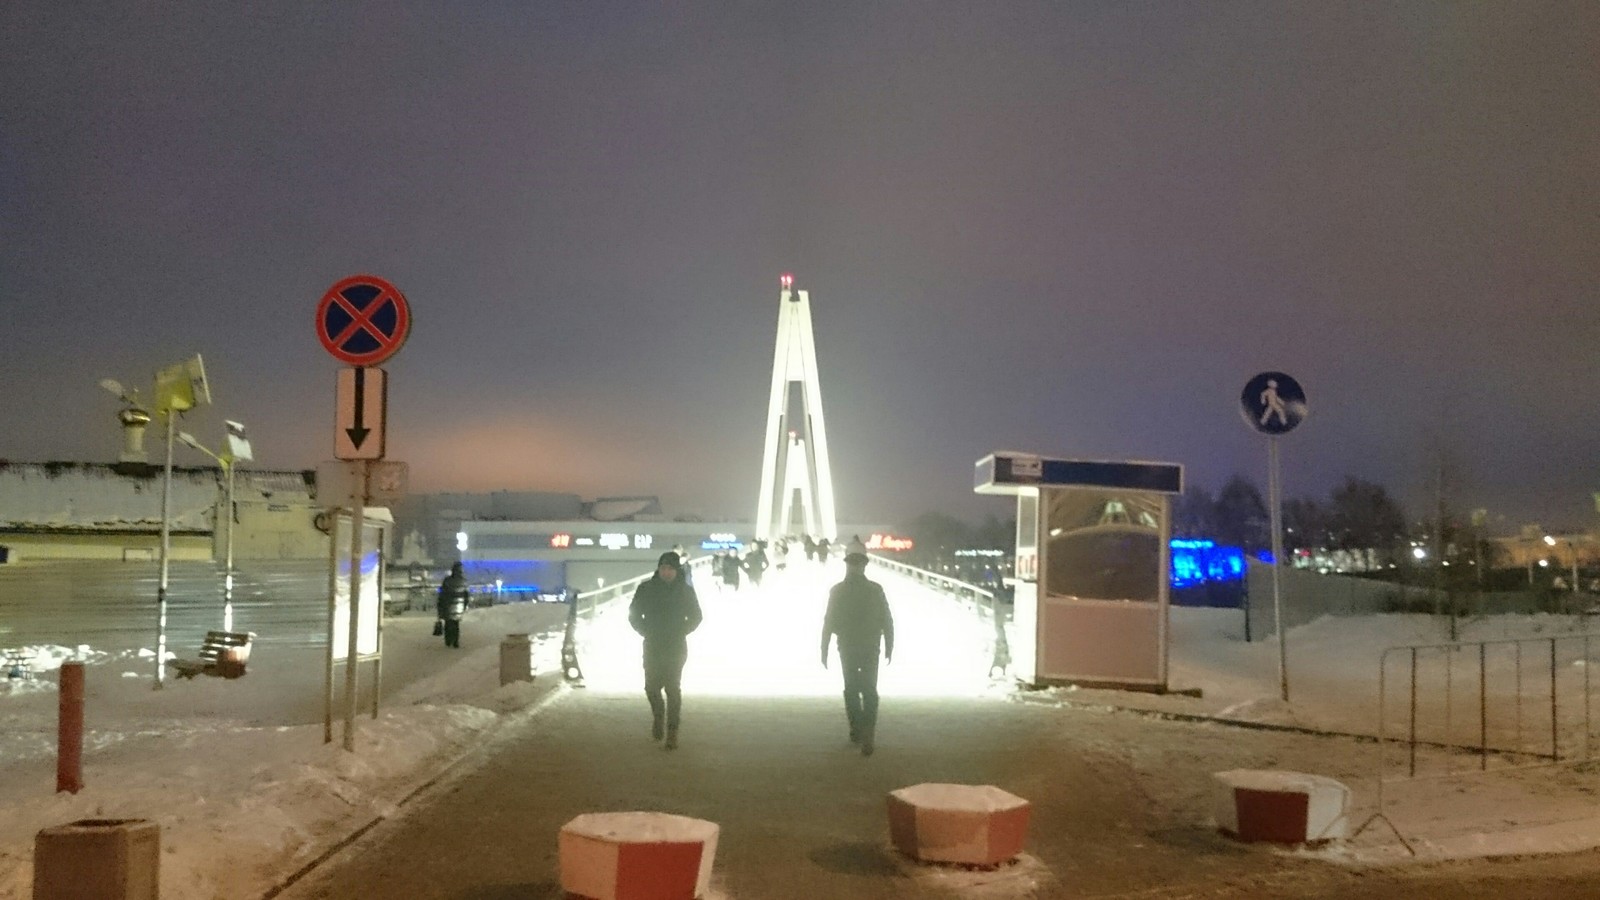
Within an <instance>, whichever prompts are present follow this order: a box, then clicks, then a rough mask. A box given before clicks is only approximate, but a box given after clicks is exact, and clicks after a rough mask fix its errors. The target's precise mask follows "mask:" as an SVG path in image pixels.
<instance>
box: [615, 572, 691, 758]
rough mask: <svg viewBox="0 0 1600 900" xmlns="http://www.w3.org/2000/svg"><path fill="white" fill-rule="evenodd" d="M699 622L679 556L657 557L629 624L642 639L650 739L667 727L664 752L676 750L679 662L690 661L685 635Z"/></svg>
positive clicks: (680, 695)
mask: <svg viewBox="0 0 1600 900" xmlns="http://www.w3.org/2000/svg"><path fill="white" fill-rule="evenodd" d="M700 619H701V612H700V599H699V598H698V597H696V596H695V593H694V588H693V587H691V586H690V585H689V583H688V581H687V579H685V578H684V577H683V565H682V562H681V561H680V559H679V558H678V554H676V553H670V552H669V553H663V554H661V558H660V559H659V560H658V561H657V562H656V574H655V575H654V576H653V577H652V578H651V579H650V580H649V581H646V582H645V583H644V584H641V585H639V589H638V590H637V591H634V593H633V602H632V603H631V604H629V605H628V624H630V625H632V626H633V630H634V631H637V632H639V634H641V635H643V636H644V695H645V697H646V698H647V699H648V700H649V701H650V713H651V716H652V717H653V723H652V724H651V726H650V736H651V737H652V738H654V739H656V740H658V741H659V740H661V737H662V730H663V729H662V726H663V725H665V732H666V738H667V742H666V745H665V746H666V748H667V749H668V750H674V749H677V746H678V718H679V713H680V711H681V710H682V708H683V687H682V685H683V664H684V663H685V662H686V661H687V660H688V659H689V640H688V638H689V633H690V632H691V631H694V630H695V629H696V628H699V627H700ZM663 693H664V694H665V695H666V702H665V703H662V694H663ZM663 717H664V718H665V722H663Z"/></svg>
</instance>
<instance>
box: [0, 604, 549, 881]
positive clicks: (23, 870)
mask: <svg viewBox="0 0 1600 900" xmlns="http://www.w3.org/2000/svg"><path fill="white" fill-rule="evenodd" d="M564 611H565V610H564V608H560V607H551V606H541V605H535V604H518V605H515V606H507V607H496V608H492V609H487V610H474V611H473V612H472V613H470V614H469V615H468V617H467V620H466V622H465V623H464V627H463V635H464V638H463V643H464V644H465V645H466V647H467V649H464V650H459V651H458V650H447V649H446V648H445V647H443V646H442V642H441V641H440V640H439V639H438V638H435V637H433V636H432V635H431V628H432V624H433V620H432V618H431V617H427V618H424V617H415V618H401V619H396V620H390V621H389V622H386V623H385V626H384V629H385V630H384V636H385V653H384V672H385V681H386V682H388V683H389V684H390V685H391V687H390V688H389V690H391V691H392V692H393V693H392V695H391V696H388V697H386V698H384V700H383V711H382V714H381V715H380V716H379V717H378V718H377V719H373V718H371V716H370V698H368V697H366V696H364V697H363V704H362V707H361V715H360V716H359V717H358V718H357V719H356V733H355V743H356V752H355V753H347V752H345V751H344V750H343V749H342V746H341V743H340V741H341V738H342V725H343V719H342V709H343V707H342V700H343V693H342V689H341V690H340V691H339V692H338V696H337V700H338V702H337V703H336V710H335V723H334V742H333V743H331V744H330V743H324V742H323V726H322V702H323V699H322V698H323V683H322V676H323V657H322V653H321V651H320V650H317V649H285V648H280V647H272V648H270V649H269V652H265V653H261V652H258V653H257V654H255V656H254V658H253V659H252V660H251V665H250V671H249V674H247V675H246V676H245V677H243V678H240V679H236V680H229V679H221V678H208V677H200V678H196V679H194V680H192V681H188V680H171V679H169V680H168V681H167V683H166V685H165V686H164V687H163V689H161V690H159V691H158V690H152V685H153V673H154V660H153V657H154V654H153V653H150V652H149V651H148V650H143V651H129V652H126V653H118V654H106V653H99V652H96V651H94V650H93V649H92V648H88V647H77V648H63V647H35V648H30V649H32V650H34V651H35V659H36V660H37V662H36V664H35V665H36V669H35V671H37V672H39V673H41V674H39V675H37V676H36V677H34V678H33V679H31V680H21V679H16V680H7V679H0V900H23V898H26V897H28V896H29V895H30V885H31V883H32V876H33V873H32V865H33V863H32V853H33V839H34V835H35V834H36V833H37V832H38V831H39V830H40V829H42V828H46V827H49V826H52V825H60V824H65V823H67V822H72V821H75V820H78V819H84V818H143V819H151V820H154V821H156V822H157V823H159V824H160V826H161V843H162V860H161V868H162V874H161V881H162V896H163V897H165V898H169V900H185V898H212V897H248V896H259V895H260V894H262V893H264V892H265V891H266V890H268V889H269V888H270V887H271V886H272V885H274V884H276V883H277V882H278V881H280V880H281V879H282V878H284V877H285V876H286V875H287V874H288V873H290V872H293V871H295V870H296V869H298V868H300V867H301V866H303V865H304V864H305V863H306V862H308V861H309V860H311V859H314V858H316V857H317V856H318V855H320V854H321V853H322V852H323V851H324V850H326V848H328V847H329V846H331V845H333V844H335V843H337V842H338V841H339V840H340V839H342V838H344V837H345V836H346V835H348V834H349V833H351V832H352V831H354V830H355V829H357V828H360V827H361V826H363V825H365V824H366V823H368V822H370V821H372V820H373V819H374V818H377V817H381V816H386V815H389V814H392V813H393V812H394V811H395V809H396V808H397V803H398V802H399V801H400V800H402V799H403V798H404V797H406V796H408V795H409V794H411V793H412V792H413V791H414V790H415V789H416V788H417V787H418V786H420V785H421V784H422V783H424V782H426V781H427V780H428V779H430V778H432V777H433V775H434V774H435V773H437V772H438V771H439V770H440V769H441V768H442V767H443V766H445V765H447V764H448V763H449V762H450V761H452V760H454V759H456V758H459V757H460V756H461V755H462V754H463V753H465V752H467V751H468V750H469V749H470V748H472V747H474V746H476V745H478V744H480V743H481V742H482V740H483V739H484V738H485V737H487V736H488V735H489V734H490V733H491V732H492V731H493V729H494V728H495V726H496V725H497V723H499V722H501V721H502V714H507V713H515V712H516V711H518V710H523V709H526V708H527V707H528V706H529V705H530V704H532V703H533V702H535V700H537V699H538V697H539V696H540V695H542V694H548V693H549V692H550V691H552V690H554V689H555V687H556V684H557V681H558V679H559V675H558V674H553V673H555V672H557V671H558V669H556V664H555V663H554V662H550V661H549V659H550V657H551V655H552V653H553V654H554V655H555V656H556V657H557V658H558V657H559V649H560V632H559V631H557V632H555V634H554V635H553V636H551V635H548V634H539V633H540V632H546V631H548V630H549V629H550V628H552V627H557V628H558V627H559V625H560V622H561V619H562V615H563V614H564ZM510 632H533V633H535V642H536V648H537V649H536V651H535V658H536V660H544V662H536V671H537V672H539V675H538V680H537V681H536V682H535V683H531V684H530V683H528V682H518V683H514V684H510V685H506V686H505V687H500V686H499V673H498V643H499V636H500V635H501V634H504V633H510ZM552 645H553V647H554V650H553V651H551V650H548V649H544V648H548V647H549V646H552ZM68 659H78V660H82V661H85V662H87V663H88V667H87V670H86V673H85V674H86V696H85V740H84V771H83V779H84V789H83V790H82V791H81V792H79V793H78V794H76V795H72V794H57V793H54V789H55V763H56V759H55V757H56V706H57V687H56V680H55V678H54V674H53V673H54V670H57V669H59V667H60V664H61V662H63V661H65V660H68ZM362 676H363V677H365V678H370V677H371V676H370V667H363V671H362ZM397 682H399V683H403V684H404V687H402V688H400V689H399V690H395V689H394V688H393V687H392V686H393V685H394V684H395V683H397Z"/></svg>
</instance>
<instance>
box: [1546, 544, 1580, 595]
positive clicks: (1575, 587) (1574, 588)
mask: <svg viewBox="0 0 1600 900" xmlns="http://www.w3.org/2000/svg"><path fill="white" fill-rule="evenodd" d="M1544 542H1545V544H1546V545H1548V546H1551V547H1554V546H1555V545H1556V539H1555V538H1554V537H1553V536H1551V535H1548V534H1547V535H1545V536H1544ZM1566 544H1567V551H1568V552H1569V553H1571V554H1572V593H1573V594H1577V593H1578V545H1577V544H1574V543H1573V542H1572V541H1571V540H1570V539H1569V540H1567V541H1566Z"/></svg>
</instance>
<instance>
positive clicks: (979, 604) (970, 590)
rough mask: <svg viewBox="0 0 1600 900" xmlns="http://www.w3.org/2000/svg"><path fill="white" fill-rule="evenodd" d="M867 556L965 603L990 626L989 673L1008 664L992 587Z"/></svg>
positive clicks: (1003, 670) (1002, 618)
mask: <svg viewBox="0 0 1600 900" xmlns="http://www.w3.org/2000/svg"><path fill="white" fill-rule="evenodd" d="M871 556H872V561H873V564H874V565H876V566H878V567H880V568H883V569H887V570H889V571H891V572H893V573H895V574H896V575H899V576H900V577H902V578H906V579H909V580H911V581H914V582H916V583H917V584H919V585H922V586H923V587H925V588H928V589H929V590H933V591H937V592H939V593H941V594H944V595H946V596H948V597H950V598H952V599H954V600H956V601H958V602H960V603H962V604H964V605H966V606H967V607H968V608H970V609H971V610H972V611H973V612H974V613H976V614H977V616H978V618H979V619H980V620H981V619H987V620H988V621H989V622H990V623H991V625H992V626H993V628H994V656H993V658H992V659H991V660H990V663H989V676H990V677H991V678H992V677H998V676H1001V675H1004V674H1005V673H1006V670H1007V669H1009V668H1010V667H1011V644H1010V642H1009V641H1007V640H1006V610H1005V607H1004V605H1003V604H1002V603H1001V602H1000V598H999V596H997V595H996V594H995V592H994V591H990V590H987V589H985V588H981V587H978V586H977V585H975V584H971V583H969V582H966V581H962V580H961V579H959V578H951V577H950V576H948V575H941V574H939V573H938V572H932V571H929V570H928V569H922V568H918V567H916V566H913V565H909V564H907V563H903V562H900V561H899V560H896V559H890V558H888V557H886V556H882V555H879V554H872V555H871Z"/></svg>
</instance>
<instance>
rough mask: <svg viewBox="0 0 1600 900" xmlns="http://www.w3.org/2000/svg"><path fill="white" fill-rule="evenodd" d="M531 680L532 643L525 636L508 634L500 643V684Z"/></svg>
mask: <svg viewBox="0 0 1600 900" xmlns="http://www.w3.org/2000/svg"><path fill="white" fill-rule="evenodd" d="M532 680H533V642H532V641H530V640H529V639H528V636H527V635H526V634H508V635H506V636H505V640H503V641H501V642H500V684H501V686H505V685H508V684H510V683H511V682H513V681H532Z"/></svg>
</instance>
